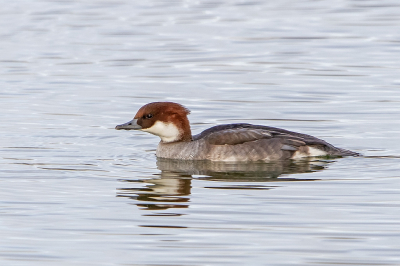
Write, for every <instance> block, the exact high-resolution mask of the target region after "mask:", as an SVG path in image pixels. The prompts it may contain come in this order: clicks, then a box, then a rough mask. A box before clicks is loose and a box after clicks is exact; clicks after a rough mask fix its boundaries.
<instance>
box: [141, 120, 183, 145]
mask: <svg viewBox="0 0 400 266" xmlns="http://www.w3.org/2000/svg"><path fill="white" fill-rule="evenodd" d="M141 130H142V131H145V132H149V133H150V134H153V135H156V136H159V137H160V138H161V140H162V141H163V142H173V141H177V140H179V139H180V137H181V135H182V133H181V132H180V131H179V129H178V128H177V127H176V126H175V125H174V124H173V123H164V122H161V121H157V122H155V123H154V125H153V126H152V127H149V128H145V129H141Z"/></svg>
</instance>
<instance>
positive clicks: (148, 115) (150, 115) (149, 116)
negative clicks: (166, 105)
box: [143, 114, 153, 119]
mask: <svg viewBox="0 0 400 266" xmlns="http://www.w3.org/2000/svg"><path fill="white" fill-rule="evenodd" d="M152 117H153V115H152V114H147V115H144V117H143V118H148V119H149V118H152Z"/></svg>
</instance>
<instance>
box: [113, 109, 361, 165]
mask: <svg viewBox="0 0 400 266" xmlns="http://www.w3.org/2000/svg"><path fill="white" fill-rule="evenodd" d="M188 114H189V110H188V109H186V108H185V107H183V106H182V105H180V104H177V103H171V102H155V103H149V104H146V105H144V106H143V107H141V108H140V109H139V111H138V112H137V113H136V115H135V118H134V119H133V120H132V121H129V122H128V123H125V124H123V125H118V126H116V129H125V130H130V129H136V130H142V131H145V132H149V133H151V134H154V135H157V136H159V137H160V138H161V142H160V143H159V144H158V147H157V152H156V154H157V157H160V158H169V159H180V160H211V161H235V162H238V161H260V160H261V161H270V160H283V159H298V158H303V157H308V156H326V155H333V156H357V155H359V154H358V153H356V152H352V151H349V150H345V149H341V148H336V147H334V146H333V145H331V144H329V143H327V142H326V141H324V140H321V139H319V138H316V137H313V136H310V135H306V134H301V133H296V132H292V131H288V130H284V129H280V128H274V127H268V126H260V125H251V124H229V125H219V126H215V127H212V128H209V129H207V130H205V131H203V132H202V133H200V134H198V135H196V136H192V132H191V130H190V124H189V120H188V118H187V115H188Z"/></svg>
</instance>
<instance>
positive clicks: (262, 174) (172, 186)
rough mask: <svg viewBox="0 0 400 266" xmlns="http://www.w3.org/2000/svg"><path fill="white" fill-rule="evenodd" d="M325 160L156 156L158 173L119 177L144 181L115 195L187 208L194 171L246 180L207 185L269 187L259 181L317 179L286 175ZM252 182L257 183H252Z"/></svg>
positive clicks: (145, 204) (151, 205)
mask: <svg viewBox="0 0 400 266" xmlns="http://www.w3.org/2000/svg"><path fill="white" fill-rule="evenodd" d="M327 164H328V162H327V161H316V160H314V161H311V160H297V161H293V160H284V161H275V162H269V163H265V162H242V163H227V162H212V161H190V160H171V159H160V158H159V159H157V167H158V169H160V170H161V174H160V176H157V177H156V178H151V179H146V180H139V181H138V180H122V181H125V182H132V183H138V182H140V183H146V185H145V187H141V188H121V189H119V192H118V196H120V197H129V198H132V199H134V200H137V201H140V203H139V202H138V203H137V205H138V206H139V207H142V208H144V209H150V210H157V209H168V208H187V207H188V206H189V205H188V202H189V199H190V198H189V195H190V189H191V180H192V179H193V177H192V176H193V175H196V176H199V177H196V179H201V180H210V181H222V182H243V183H245V184H243V185H237V184H236V185H234V186H231V185H229V186H226V185H225V184H223V185H222V186H221V183H217V184H216V185H217V186H213V187H207V188H220V189H271V188H273V187H272V186H267V185H260V184H259V183H258V182H279V181H314V180H316V179H310V178H304V179H302V178H298V177H295V178H290V177H287V176H286V175H290V174H300V173H310V172H316V171H321V170H323V169H325V167H326V165H327ZM282 176H283V177H282ZM251 182H253V183H254V182H257V184H256V185H252V184H251ZM274 187H275V186H274Z"/></svg>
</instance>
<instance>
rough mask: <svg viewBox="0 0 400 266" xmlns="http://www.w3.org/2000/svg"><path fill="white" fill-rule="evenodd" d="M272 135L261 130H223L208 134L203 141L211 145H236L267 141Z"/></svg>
mask: <svg viewBox="0 0 400 266" xmlns="http://www.w3.org/2000/svg"><path fill="white" fill-rule="evenodd" d="M269 138H272V135H271V134H270V133H269V132H268V131H266V130H262V129H253V128H250V129H245V128H236V129H225V130H218V131H215V132H212V133H210V134H208V135H207V136H206V137H205V139H206V140H207V142H208V143H210V144H211V145H236V144H242V143H245V142H249V141H255V140H259V139H269Z"/></svg>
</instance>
